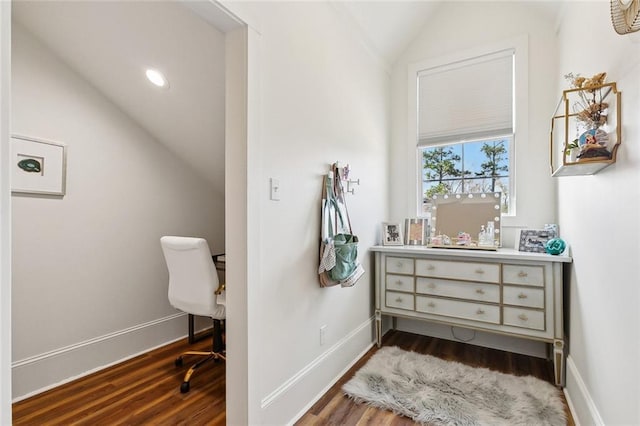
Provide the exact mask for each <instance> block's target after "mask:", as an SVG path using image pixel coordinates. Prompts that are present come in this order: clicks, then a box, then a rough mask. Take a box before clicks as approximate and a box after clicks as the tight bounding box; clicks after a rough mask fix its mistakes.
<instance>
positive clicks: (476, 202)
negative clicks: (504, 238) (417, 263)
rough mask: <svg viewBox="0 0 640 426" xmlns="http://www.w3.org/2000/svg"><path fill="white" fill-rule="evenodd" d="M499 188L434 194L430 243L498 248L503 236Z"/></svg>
mask: <svg viewBox="0 0 640 426" xmlns="http://www.w3.org/2000/svg"><path fill="white" fill-rule="evenodd" d="M500 200H501V194H500V193H499V192H491V193H476V194H471V193H469V194H445V195H434V196H433V198H432V207H431V235H432V237H431V240H430V241H429V246H430V247H442V248H463V249H479V250H496V249H497V248H498V247H499V246H500V245H501V240H500V225H501V220H500V219H501V217H500V215H501V213H500Z"/></svg>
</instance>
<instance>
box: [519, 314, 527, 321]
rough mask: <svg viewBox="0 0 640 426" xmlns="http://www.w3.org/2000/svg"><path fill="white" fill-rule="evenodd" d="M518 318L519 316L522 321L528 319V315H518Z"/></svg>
mask: <svg viewBox="0 0 640 426" xmlns="http://www.w3.org/2000/svg"><path fill="white" fill-rule="evenodd" d="M518 318H520V319H521V320H522V321H527V320H528V319H529V317H527V316H526V315H525V314H520V315H518Z"/></svg>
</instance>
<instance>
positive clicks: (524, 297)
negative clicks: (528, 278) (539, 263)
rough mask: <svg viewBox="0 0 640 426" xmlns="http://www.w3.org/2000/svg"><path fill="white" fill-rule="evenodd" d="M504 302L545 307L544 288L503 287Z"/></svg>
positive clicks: (530, 306)
mask: <svg viewBox="0 0 640 426" xmlns="http://www.w3.org/2000/svg"><path fill="white" fill-rule="evenodd" d="M502 302H503V303H504V304H505V305H517V306H526V307H529V308H541V309H542V308H544V290H543V289H541V288H526V287H512V286H508V285H505V286H504V287H503V293H502Z"/></svg>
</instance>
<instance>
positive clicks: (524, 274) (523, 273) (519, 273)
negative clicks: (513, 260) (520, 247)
mask: <svg viewBox="0 0 640 426" xmlns="http://www.w3.org/2000/svg"><path fill="white" fill-rule="evenodd" d="M528 275H529V274H527V273H526V272H524V271H520V272H518V276H519V277H520V278H524V277H526V276H528Z"/></svg>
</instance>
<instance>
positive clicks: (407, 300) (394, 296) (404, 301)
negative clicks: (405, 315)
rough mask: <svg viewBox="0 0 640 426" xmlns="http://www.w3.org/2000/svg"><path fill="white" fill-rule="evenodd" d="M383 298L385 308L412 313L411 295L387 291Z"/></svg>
mask: <svg viewBox="0 0 640 426" xmlns="http://www.w3.org/2000/svg"><path fill="white" fill-rule="evenodd" d="M385 296H386V297H385V302H384V303H385V306H386V307H388V308H397V309H408V310H410V311H413V294H407V293H397V292H395V291H387V292H386V294H385Z"/></svg>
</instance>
